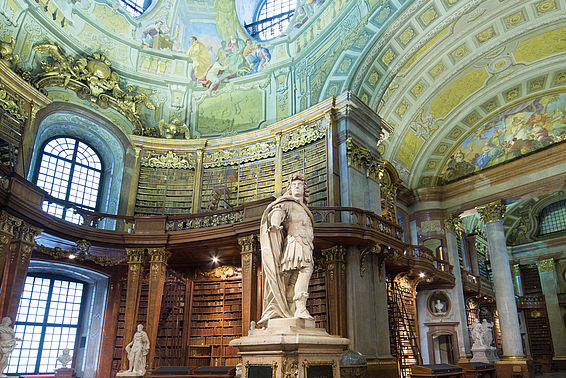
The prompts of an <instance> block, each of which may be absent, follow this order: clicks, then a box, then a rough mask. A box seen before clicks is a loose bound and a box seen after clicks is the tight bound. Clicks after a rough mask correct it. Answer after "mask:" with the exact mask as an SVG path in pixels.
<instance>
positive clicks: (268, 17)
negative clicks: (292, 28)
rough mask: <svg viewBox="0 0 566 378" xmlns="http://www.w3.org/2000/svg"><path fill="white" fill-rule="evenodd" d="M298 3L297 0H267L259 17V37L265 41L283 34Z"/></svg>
mask: <svg viewBox="0 0 566 378" xmlns="http://www.w3.org/2000/svg"><path fill="white" fill-rule="evenodd" d="M296 3H297V2H296V0H266V1H265V2H264V3H263V5H262V7H261V10H260V11H259V15H258V18H257V21H258V22H259V25H258V31H259V38H260V39H261V40H264V41H265V40H268V39H271V38H274V37H277V36H278V35H280V34H282V33H283V32H284V31H285V30H286V29H287V27H288V26H289V23H290V22H291V18H292V17H293V14H294V10H295V6H296ZM263 20H265V21H264V22H262V21H263Z"/></svg>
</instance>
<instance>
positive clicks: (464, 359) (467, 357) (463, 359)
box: [457, 355, 472, 364]
mask: <svg viewBox="0 0 566 378" xmlns="http://www.w3.org/2000/svg"><path fill="white" fill-rule="evenodd" d="M471 359H472V355H460V357H459V358H458V362H457V363H458V364H465V363H466V362H470V360H471Z"/></svg>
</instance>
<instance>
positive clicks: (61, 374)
mask: <svg viewBox="0 0 566 378" xmlns="http://www.w3.org/2000/svg"><path fill="white" fill-rule="evenodd" d="M75 377H76V374H75V369H73V368H59V369H57V370H55V378H75Z"/></svg>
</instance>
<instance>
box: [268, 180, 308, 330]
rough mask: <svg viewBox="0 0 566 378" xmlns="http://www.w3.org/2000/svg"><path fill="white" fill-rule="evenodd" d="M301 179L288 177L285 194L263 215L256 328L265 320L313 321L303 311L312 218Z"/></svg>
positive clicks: (305, 311)
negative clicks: (259, 313) (260, 297)
mask: <svg viewBox="0 0 566 378" xmlns="http://www.w3.org/2000/svg"><path fill="white" fill-rule="evenodd" d="M307 202H308V190H307V188H306V180H305V178H304V176H303V175H300V174H293V175H291V177H289V181H288V183H287V191H286V192H285V194H283V196H281V197H279V198H278V199H277V200H275V201H274V202H273V203H271V204H270V205H269V206H268V207H267V209H265V212H264V213H263V216H262V219H261V226H260V244H261V258H262V268H263V274H264V276H265V283H264V285H265V287H264V298H263V313H262V316H261V320H260V321H259V322H258V324H259V325H260V326H266V325H267V321H268V320H269V319H274V318H292V317H295V318H302V319H313V318H312V316H310V314H309V312H308V311H307V309H306V302H307V298H308V285H309V280H310V277H311V275H312V271H313V265H314V264H313V239H314V234H313V223H314V221H313V216H312V214H311V212H310V210H309V209H308V207H307Z"/></svg>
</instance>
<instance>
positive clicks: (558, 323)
mask: <svg viewBox="0 0 566 378" xmlns="http://www.w3.org/2000/svg"><path fill="white" fill-rule="evenodd" d="M537 266H538V272H539V276H540V283H541V286H542V293H543V294H544V301H545V303H546V313H547V314H548V322H549V323H550V333H551V335H552V346H553V349H554V360H556V361H559V364H560V365H561V366H563V365H565V364H566V327H565V326H564V321H563V320H562V317H561V311H560V304H559V303H558V291H559V288H558V285H557V277H556V271H555V269H554V259H552V258H550V259H545V260H540V261H539V262H537Z"/></svg>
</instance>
